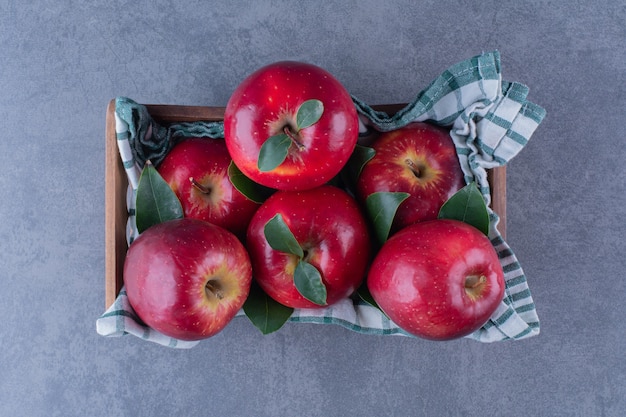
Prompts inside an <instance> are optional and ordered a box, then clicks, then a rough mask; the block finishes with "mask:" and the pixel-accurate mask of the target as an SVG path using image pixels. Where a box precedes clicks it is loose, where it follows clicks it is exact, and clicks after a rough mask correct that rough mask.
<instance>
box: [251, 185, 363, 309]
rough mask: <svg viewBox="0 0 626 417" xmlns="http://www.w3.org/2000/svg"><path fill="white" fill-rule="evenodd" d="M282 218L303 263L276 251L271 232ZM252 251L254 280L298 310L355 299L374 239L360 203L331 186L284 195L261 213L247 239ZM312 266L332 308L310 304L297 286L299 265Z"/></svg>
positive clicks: (269, 202)
mask: <svg viewBox="0 0 626 417" xmlns="http://www.w3.org/2000/svg"><path fill="white" fill-rule="evenodd" d="M276 215H279V216H280V218H282V220H283V221H284V224H286V226H287V227H288V228H289V230H290V231H291V233H292V234H293V237H294V238H295V240H297V244H299V246H300V247H301V248H302V255H303V256H302V259H300V258H299V257H298V256H296V255H294V254H293V253H286V252H283V251H280V250H276V249H274V248H273V247H272V246H271V245H270V242H268V240H267V238H266V235H265V228H266V225H267V224H268V222H270V220H272V219H274V218H275V216H276ZM246 242H247V248H248V251H249V253H250V259H251V261H252V268H253V271H254V277H255V279H256V280H257V282H258V283H259V285H260V286H261V288H263V290H265V292H266V293H267V294H268V295H269V296H270V297H272V298H273V299H274V300H276V301H278V302H279V303H281V304H283V305H286V306H288V307H293V308H317V307H320V306H322V305H331V304H333V303H335V302H337V301H338V300H340V299H342V298H344V297H347V296H349V295H350V294H352V293H353V292H354V290H355V289H356V288H357V287H358V286H359V285H360V283H361V282H362V281H363V279H364V277H365V272H366V268H367V265H368V264H369V254H370V239H369V236H368V229H367V224H366V222H365V219H364V217H363V216H362V214H361V211H360V209H359V207H358V205H357V203H356V201H355V200H354V199H353V198H352V197H350V196H349V195H348V194H347V193H346V192H344V191H342V190H340V189H339V188H336V187H334V186H330V185H324V186H321V187H318V188H314V189H311V190H306V191H278V192H276V193H275V194H273V195H272V196H271V197H270V198H268V199H267V200H266V201H265V202H264V203H263V205H261V207H260V208H259V210H258V211H257V212H256V214H255V215H254V217H253V218H252V221H251V222H250V226H249V228H248V234H247V240H246ZM301 260H303V261H306V262H307V263H309V264H310V265H312V266H314V267H315V268H316V269H317V270H318V271H319V273H320V274H321V280H322V281H323V284H324V286H325V288H326V291H327V297H326V303H325V304H323V303H322V304H318V303H317V302H314V301H311V300H310V299H307V298H306V297H305V296H303V294H302V293H301V292H300V291H299V290H298V288H297V287H296V284H295V283H294V279H295V276H296V275H295V271H296V269H297V267H298V262H299V261H301Z"/></svg>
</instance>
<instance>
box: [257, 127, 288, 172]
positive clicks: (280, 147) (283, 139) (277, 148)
mask: <svg viewBox="0 0 626 417" xmlns="http://www.w3.org/2000/svg"><path fill="white" fill-rule="evenodd" d="M290 146H291V138H289V136H287V135H286V134H285V133H279V134H278V135H274V136H271V137H269V138H268V139H267V140H266V141H265V142H264V143H263V145H262V146H261V149H260V151H259V160H258V161H257V166H258V167H259V171H263V172H268V171H271V170H273V169H274V168H276V167H277V166H279V165H280V164H282V163H283V162H284V161H285V159H286V158H287V153H288V152H289V147H290Z"/></svg>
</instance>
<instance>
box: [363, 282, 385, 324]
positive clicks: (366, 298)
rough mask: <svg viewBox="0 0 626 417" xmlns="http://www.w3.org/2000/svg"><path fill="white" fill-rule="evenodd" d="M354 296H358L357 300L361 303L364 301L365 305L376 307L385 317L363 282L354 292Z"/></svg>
mask: <svg viewBox="0 0 626 417" xmlns="http://www.w3.org/2000/svg"><path fill="white" fill-rule="evenodd" d="M356 294H357V295H358V296H359V298H360V299H361V300H363V301H365V302H366V303H367V304H369V305H371V306H372V307H376V308H377V309H379V310H380V311H381V313H383V314H384V315H385V316H386V315H387V314H386V313H385V312H384V311H383V310H382V309H381V308H380V306H379V305H378V303H377V302H376V300H374V297H372V293H371V292H370V290H369V288H367V284H366V283H365V282H364V283H363V284H361V286H360V287H359V288H358V289H357V290H356Z"/></svg>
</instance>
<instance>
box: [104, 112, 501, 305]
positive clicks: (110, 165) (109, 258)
mask: <svg viewBox="0 0 626 417" xmlns="http://www.w3.org/2000/svg"><path fill="white" fill-rule="evenodd" d="M373 107H374V108H375V109H376V110H379V111H384V112H386V113H388V114H393V113H395V112H397V111H398V110H400V109H401V108H402V107H404V104H387V105H379V106H373ZM146 108H147V110H148V112H149V113H150V115H151V116H152V118H153V119H154V120H155V121H156V122H158V123H162V124H168V123H175V122H195V121H218V120H222V119H223V117H224V110H225V108H224V107H204V106H177V105H146ZM105 140H106V144H105V221H104V223H105V307H106V308H108V307H109V306H111V304H113V302H114V301H115V298H116V297H117V295H118V294H119V292H120V289H121V288H122V285H123V268H124V259H125V257H126V251H127V250H128V245H127V243H126V222H127V220H128V211H127V208H126V193H127V188H128V180H127V178H126V173H125V171H124V167H123V165H122V161H121V158H120V155H119V151H118V149H117V135H116V133H115V100H111V101H110V102H109V105H108V107H107V110H106V127H105ZM488 174H489V184H490V186H491V206H492V208H493V210H494V211H495V212H496V213H497V214H498V215H499V216H500V223H499V225H498V229H499V231H500V233H501V234H502V236H503V237H506V167H499V168H495V169H492V170H490V171H489V173H488Z"/></svg>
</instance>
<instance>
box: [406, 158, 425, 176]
mask: <svg viewBox="0 0 626 417" xmlns="http://www.w3.org/2000/svg"><path fill="white" fill-rule="evenodd" d="M404 163H406V164H407V165H408V166H409V169H410V170H411V171H412V172H413V175H415V176H416V177H417V178H419V177H420V176H421V175H422V173H421V171H420V169H419V167H418V166H417V164H416V163H415V162H413V161H411V160H410V159H409V158H407V159H405V160H404Z"/></svg>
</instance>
